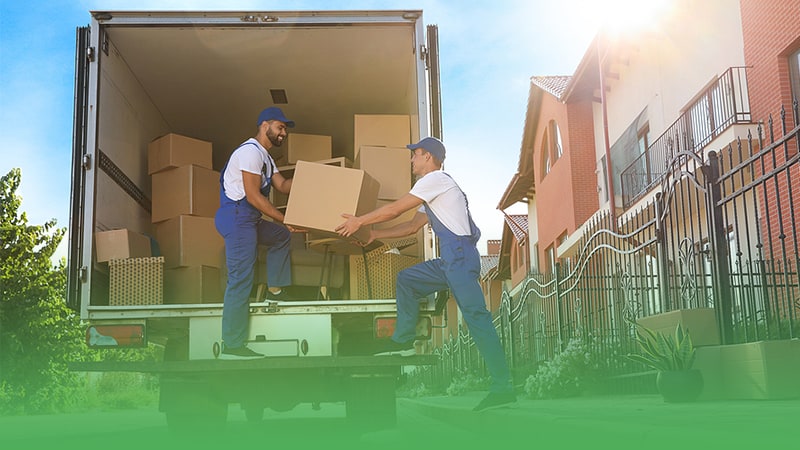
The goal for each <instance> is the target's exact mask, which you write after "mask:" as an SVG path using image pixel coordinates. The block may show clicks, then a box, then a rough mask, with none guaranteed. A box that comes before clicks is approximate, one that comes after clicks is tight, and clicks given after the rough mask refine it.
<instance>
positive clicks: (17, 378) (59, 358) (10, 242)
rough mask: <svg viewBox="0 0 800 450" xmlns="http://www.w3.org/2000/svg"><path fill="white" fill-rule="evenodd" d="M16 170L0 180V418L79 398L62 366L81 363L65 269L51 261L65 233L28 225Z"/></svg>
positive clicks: (56, 406) (81, 351) (77, 328)
mask: <svg viewBox="0 0 800 450" xmlns="http://www.w3.org/2000/svg"><path fill="white" fill-rule="evenodd" d="M20 182H21V172H20V170H19V169H12V170H11V171H10V172H9V173H8V174H6V175H5V176H3V177H2V178H0V412H5V413H14V412H27V413H38V412H52V411H58V410H62V409H64V408H66V407H68V406H69V405H70V404H71V403H73V402H75V401H76V400H77V399H78V397H79V396H80V386H81V385H82V383H79V382H78V379H77V375H76V374H73V373H71V372H69V371H68V370H67V365H66V363H67V362H68V361H76V360H80V359H82V358H84V357H85V356H86V351H85V349H84V347H83V345H82V332H81V326H80V318H79V317H77V316H76V315H75V314H74V312H73V311H71V310H70V309H69V308H68V307H67V305H66V302H65V295H66V262H65V261H64V260H63V258H62V260H61V261H60V262H59V263H58V264H57V265H56V266H54V265H53V264H52V262H51V258H52V257H53V255H54V253H55V251H56V247H57V246H58V245H59V243H60V242H61V239H62V238H63V236H64V233H65V231H66V230H65V229H64V228H58V227H56V221H55V219H51V220H49V221H47V222H46V223H44V224H43V225H30V224H28V219H27V216H26V214H25V213H24V212H21V211H20V206H21V198H20V197H19V196H18V195H17V190H18V188H19V186H20Z"/></svg>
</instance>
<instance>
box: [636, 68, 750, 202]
mask: <svg viewBox="0 0 800 450" xmlns="http://www.w3.org/2000/svg"><path fill="white" fill-rule="evenodd" d="M750 122H751V116H750V98H749V96H748V93H747V72H746V68H745V67H731V68H730V69H728V70H727V71H725V73H724V74H722V76H720V77H719V78H717V80H716V81H715V82H714V83H713V84H712V85H711V86H709V87H708V89H706V90H705V91H704V92H702V93H700V95H699V96H698V97H697V100H696V101H695V102H694V103H692V104H691V106H689V108H688V109H687V110H686V111H685V112H684V113H683V114H682V115H681V116H680V117H678V119H677V120H676V121H675V122H674V123H673V124H672V125H670V126H669V128H667V130H666V131H664V133H663V134H662V135H661V136H659V137H658V139H656V140H655V141H653V142H652V143H651V145H650V146H649V147H648V148H647V150H645V152H644V153H642V154H641V155H639V156H638V157H637V158H636V159H635V160H633V162H631V163H630V164H629V165H628V166H627V167H626V168H625V169H624V170H623V171H622V172H621V174H620V194H621V196H622V206H623V208H625V209H627V208H629V207H630V206H631V205H633V203H635V202H636V201H637V200H639V199H640V198H642V197H643V196H644V195H645V194H646V193H647V192H648V191H649V190H650V189H651V188H652V187H653V186H655V185H656V184H657V183H660V182H661V179H662V177H663V176H664V173H665V171H666V164H667V161H669V160H670V159H671V158H672V156H673V155H674V154H676V153H678V152H680V151H692V152H695V153H699V152H700V151H701V150H702V149H703V148H704V147H705V146H706V145H708V144H709V143H710V142H711V141H712V140H714V138H716V137H717V136H719V135H720V134H721V133H722V132H724V131H725V130H726V129H728V128H729V127H730V126H732V125H734V124H739V123H750Z"/></svg>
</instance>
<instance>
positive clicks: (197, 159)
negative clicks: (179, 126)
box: [147, 133, 213, 175]
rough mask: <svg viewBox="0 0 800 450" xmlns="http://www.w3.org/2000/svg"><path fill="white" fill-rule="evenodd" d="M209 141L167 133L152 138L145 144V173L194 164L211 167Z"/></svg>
mask: <svg viewBox="0 0 800 450" xmlns="http://www.w3.org/2000/svg"><path fill="white" fill-rule="evenodd" d="M211 155H212V146H211V142H206V141H201V140H199V139H194V138H190V137H187V136H181V135H180V134H175V133H169V134H165V135H164V136H161V137H159V138H156V139H154V140H153V141H152V142H150V144H148V146H147V173H148V174H149V175H152V174H154V173H156V172H160V171H162V170H166V169H173V168H175V167H180V166H187V165H190V164H194V165H196V166H200V167H205V168H206V169H211V168H212V167H213V166H212V156H211Z"/></svg>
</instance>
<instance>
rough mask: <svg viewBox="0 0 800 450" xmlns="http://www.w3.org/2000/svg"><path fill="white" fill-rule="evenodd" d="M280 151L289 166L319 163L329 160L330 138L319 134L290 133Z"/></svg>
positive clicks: (281, 159)
mask: <svg viewBox="0 0 800 450" xmlns="http://www.w3.org/2000/svg"><path fill="white" fill-rule="evenodd" d="M279 148H280V149H282V150H283V153H284V155H283V156H284V157H283V158H280V159H279V160H280V161H283V160H286V162H288V163H289V164H295V163H297V161H320V160H323V159H330V158H331V152H332V150H331V137H330V136H325V135H321V134H300V133H290V134H289V135H288V136H287V137H286V142H284V143H283V145H282V146H281V147H279Z"/></svg>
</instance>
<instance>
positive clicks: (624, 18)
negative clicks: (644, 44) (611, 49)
mask: <svg viewBox="0 0 800 450" xmlns="http://www.w3.org/2000/svg"><path fill="white" fill-rule="evenodd" d="M673 3H675V0H605V1H602V2H595V5H596V7H597V8H598V9H599V10H598V11H597V13H598V16H597V17H598V18H600V20H601V23H600V28H601V29H602V30H603V31H605V32H606V33H610V34H617V35H622V34H629V33H636V32H639V31H645V30H648V29H651V28H652V27H653V26H654V25H655V24H656V22H657V21H658V20H659V18H660V17H661V16H662V15H664V14H666V13H667V12H668V10H669V9H670V7H671V6H672V5H673Z"/></svg>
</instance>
